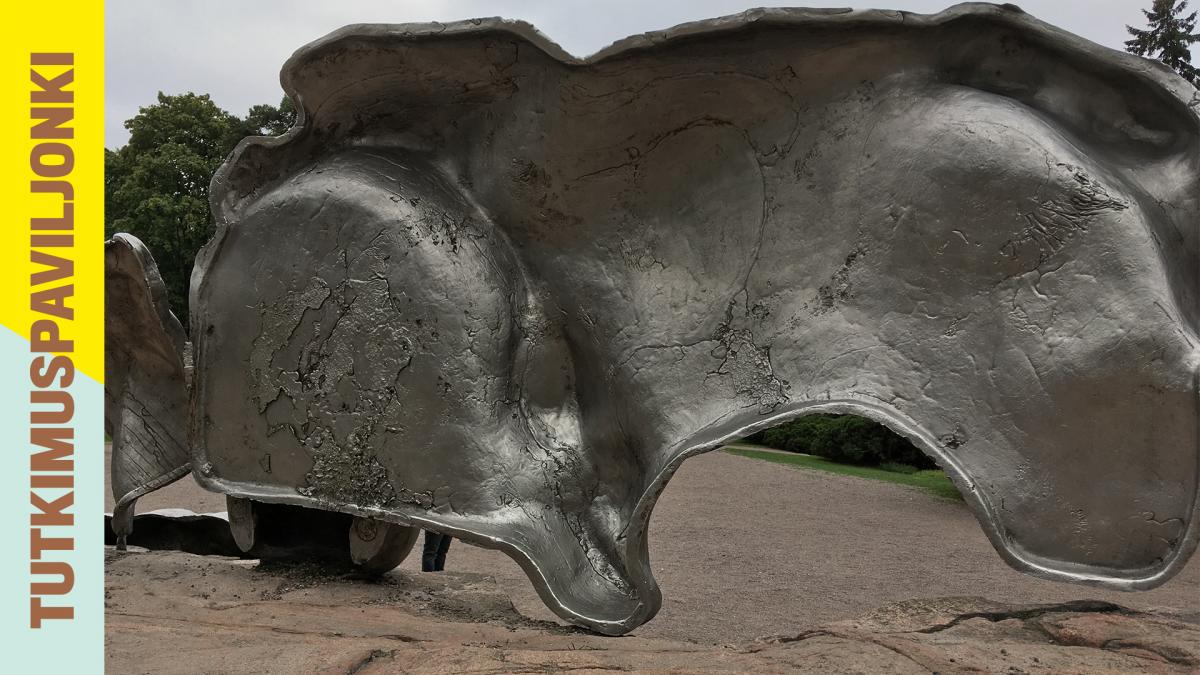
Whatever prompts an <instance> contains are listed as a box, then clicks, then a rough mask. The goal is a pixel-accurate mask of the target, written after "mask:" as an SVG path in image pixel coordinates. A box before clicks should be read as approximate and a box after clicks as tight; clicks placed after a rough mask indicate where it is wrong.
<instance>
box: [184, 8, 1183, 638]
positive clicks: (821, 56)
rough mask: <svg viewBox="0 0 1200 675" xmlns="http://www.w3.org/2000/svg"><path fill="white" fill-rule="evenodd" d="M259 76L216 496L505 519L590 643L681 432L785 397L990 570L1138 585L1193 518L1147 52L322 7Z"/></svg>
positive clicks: (216, 428) (222, 391)
mask: <svg viewBox="0 0 1200 675" xmlns="http://www.w3.org/2000/svg"><path fill="white" fill-rule="evenodd" d="M281 80H282V83H283V86H284V88H285V90H286V91H287V93H288V95H289V96H291V97H292V98H293V99H294V100H295V101H296V102H297V104H298V107H299V109H300V111H301V112H300V118H299V121H298V123H297V125H296V127H295V128H294V129H292V130H291V131H290V132H289V133H287V134H285V135H284V136H282V137H280V138H275V139H250V140H247V141H244V142H243V143H242V144H241V145H240V146H239V147H238V149H237V150H236V151H235V152H234V153H233V155H232V156H231V157H230V159H229V160H228V161H227V162H226V163H225V165H224V166H223V167H222V168H221V169H220V171H219V172H218V173H217V175H216V176H215V177H214V180H213V190H212V198H213V208H214V213H215V214H216V218H217V228H218V231H217V235H216V236H215V238H214V239H213V241H212V242H211V243H210V244H209V245H208V246H207V247H206V249H205V250H204V251H203V252H202V254H201V256H200V257H199V259H198V264H197V266H196V271H195V273H194V275H193V278H192V290H191V293H192V307H193V315H192V317H191V325H192V334H193V337H194V340H195V341H196V344H197V352H196V358H197V364H196V391H195V400H194V405H193V408H192V411H191V414H192V419H191V442H192V452H193V463H194V465H195V466H196V467H197V474H198V475H197V478H198V480H200V482H201V483H202V484H204V485H205V486H206V487H208V488H209V489H213V490H218V491H221V492H225V493H228V494H232V495H235V496H240V497H249V498H253V499H257V500H262V501H271V502H281V503H290V504H298V505H303V506H310V507H319V508H324V509H331V510H338V511H344V512H348V513H354V514H358V515H363V516H370V517H375V518H382V519H386V520H390V521H394V522H397V523H404V524H410V525H417V526H421V527H428V528H430V529H434V530H439V531H442V532H447V533H451V534H453V535H455V536H457V537H461V538H463V539H466V540H469V541H471V542H473V543H476V544H480V545H483V546H490V547H495V548H498V549H501V550H503V551H505V552H506V553H508V554H509V555H511V556H512V557H513V558H514V559H516V560H517V561H518V562H519V563H520V564H521V565H522V567H523V568H524V569H525V570H526V572H527V573H528V574H529V577H530V579H531V581H532V582H533V584H534V585H535V586H536V587H537V589H538V591H539V593H540V594H541V597H542V598H543V600H544V601H545V602H546V604H547V605H548V606H549V607H550V608H551V609H552V610H554V611H555V612H557V613H558V614H559V615H560V616H562V617H564V618H565V619H567V620H569V621H572V622H575V623H577V624H579V625H582V626H586V627H588V628H590V629H592V630H595V631H599V632H603V633H612V634H620V633H624V632H627V631H629V630H631V629H633V628H634V627H636V626H638V625H640V624H642V623H643V622H645V621H647V620H649V619H650V618H651V617H653V616H654V614H655V612H656V611H657V610H658V608H659V606H660V603H661V595H660V592H659V590H658V587H657V585H656V583H655V580H654V577H653V575H652V573H651V565H650V551H649V550H648V547H647V524H648V522H649V519H650V513H651V510H652V509H653V507H654V503H655V501H656V499H657V497H658V495H659V493H660V492H661V491H662V489H663V488H664V486H665V485H666V484H667V482H668V480H669V479H670V477H671V475H672V474H673V473H674V471H675V470H676V469H677V468H678V467H679V465H680V463H681V462H682V461H683V460H684V459H685V458H687V457H689V456H691V455H694V454H696V453H700V452H704V451H707V450H711V449H712V448H714V447H717V446H719V445H720V444H721V443H723V442H724V441H727V440H729V439H733V438H737V437H739V436H742V435H744V434H747V433H749V432H752V431H755V430H758V429H762V428H765V427H769V426H772V425H775V424H778V423H780V422H783V421H785V420H788V419H791V418H795V417H797V416H800V415H804V414H809V413H814V412H838V413H853V414H857V415H862V416H865V417H869V418H872V419H875V420H878V421H880V422H882V423H884V424H886V425H888V426H889V427H891V428H892V429H893V430H895V431H896V432H898V433H900V434H903V435H904V436H907V437H908V438H910V439H911V440H912V441H913V442H914V443H916V444H917V445H918V446H920V447H921V448H922V449H923V450H924V451H926V452H927V453H929V454H930V455H931V456H932V457H934V458H935V459H936V460H937V461H938V463H939V464H940V465H941V466H942V467H943V468H944V469H945V470H946V471H947V472H948V473H949V474H950V476H951V477H952V478H953V479H954V481H955V483H956V485H957V486H958V487H959V489H960V490H961V491H962V493H963V495H964V497H965V499H966V502H967V504H969V506H970V508H971V509H972V510H973V511H974V513H975V514H976V516H977V517H978V519H979V522H980V524H981V525H982V527H983V529H984V531H985V532H986V533H987V535H988V536H989V537H990V538H991V541H992V542H993V544H994V545H995V547H996V550H997V551H998V552H999V553H1000V555H1001V556H1003V558H1004V559H1005V560H1006V561H1007V562H1009V563H1010V564H1011V565H1012V566H1014V567H1015V568H1017V569H1020V570H1023V571H1026V572H1030V573H1033V574H1037V575H1039V576H1043V577H1046V578H1050V579H1057V580H1065V581H1075V582H1083V583H1092V584H1098V585H1104V586H1109V587H1115V588H1123V589H1140V588H1148V587H1152V586H1155V585H1158V584H1160V583H1162V582H1163V581H1165V580H1166V579H1168V578H1169V577H1170V576H1171V575H1172V574H1174V573H1175V572H1176V571H1178V570H1179V569H1180V568H1181V567H1182V566H1183V564H1184V563H1185V561H1186V560H1187V558H1188V557H1189V555H1190V554H1191V553H1192V552H1193V550H1194V549H1195V548H1196V545H1197V538H1198V526H1197V522H1196V521H1197V509H1198V507H1197V488H1198V472H1200V461H1198V445H1200V444H1198V425H1200V395H1198V393H1197V377H1198V372H1200V341H1198V340H1197V329H1198V324H1200V305H1198V301H1197V298H1198V295H1200V264H1198V262H1197V260H1198V256H1200V248H1198V240H1200V236H1198V233H1197V224H1198V223H1200V220H1198V216H1200V213H1198V212H1200V121H1198V116H1197V107H1198V106H1200V95H1198V94H1197V92H1196V90H1195V89H1194V88H1192V86H1191V85H1189V84H1187V83H1185V82H1184V81H1183V80H1182V79H1181V78H1179V77H1177V76H1175V75H1174V74H1173V73H1171V72H1169V71H1168V70H1166V69H1165V68H1164V67H1162V66H1160V65H1158V64H1155V63H1152V62H1150V61H1147V60H1144V59H1140V58H1137V57H1133V56H1130V55H1126V54H1122V53H1118V52H1115V51H1112V50H1109V49H1106V48H1103V47H1100V46H1097V45H1095V44H1092V43H1090V42H1087V41H1085V40H1083V39H1081V38H1079V37H1076V36H1074V35H1071V34H1068V33H1066V32H1063V31H1061V30H1059V29H1057V28H1054V27H1052V26H1049V25H1047V24H1044V23H1041V22H1039V21H1037V20H1036V19H1034V18H1032V17H1030V16H1028V15H1026V14H1024V13H1022V12H1020V11H1019V10H1016V9H1015V8H1011V7H1007V6H1005V7H1000V6H993V5H979V4H972V5H959V6H956V7H953V8H951V9H949V10H946V11H945V12H943V13H940V14H936V15H915V14H907V13H901V12H890V11H874V10H873V11H850V10H810V9H771V10H753V11H750V12H746V13H744V14H740V15H737V16H732V17H726V18H720V19H713V20H709V21H702V22H699V23H694V24H687V25H684V26H679V27H676V28H673V29H671V30H668V31H664V32H659V33H650V34H646V35H640V36H634V37H631V38H628V39H626V40H623V41H621V42H618V43H617V44H615V45H613V46H611V47H609V48H607V49H605V50H603V51H601V52H600V53H598V54H596V55H594V56H591V57H589V58H586V59H580V58H575V57H572V56H570V55H568V54H566V53H564V52H563V51H562V50H561V49H560V48H559V47H557V46H556V45H554V44H553V43H552V42H550V41H549V40H548V39H547V38H545V37H544V36H542V35H541V34H539V33H538V32H537V31H536V30H535V29H533V28H532V27H531V26H529V25H527V24H523V23H519V22H512V21H504V20H500V19H482V20H476V21H466V22H460V23H452V24H407V25H354V26H348V27H346V28H344V29H341V30H338V31H336V32H334V33H332V34H330V35H329V36H327V37H325V38H322V39H321V40H318V41H316V42H314V43H312V44H310V45H308V46H306V47H303V48H302V49H300V50H299V51H298V52H296V54H295V55H294V56H293V57H292V58H291V59H290V60H289V61H288V62H287V63H286V64H285V65H284V67H283V71H282V75H281ZM740 498H743V499H762V498H764V497H762V496H757V495H744V496H742V497H740ZM809 515H812V514H809ZM817 515H818V516H819V514H817ZM806 517H807V516H806ZM748 527H749V525H748Z"/></svg>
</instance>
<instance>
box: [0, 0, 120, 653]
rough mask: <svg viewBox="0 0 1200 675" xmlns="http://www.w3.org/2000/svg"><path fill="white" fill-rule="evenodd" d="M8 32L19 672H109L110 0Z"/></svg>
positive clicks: (6, 571) (11, 534)
mask: <svg viewBox="0 0 1200 675" xmlns="http://www.w3.org/2000/svg"><path fill="white" fill-rule="evenodd" d="M7 10H8V11H7V15H6V17H5V21H4V23H3V27H0V31H3V35H4V38H3V40H0V53H2V54H3V58H0V63H2V64H3V65H2V67H3V71H2V73H0V96H3V103H2V105H0V124H2V125H3V136H4V139H5V142H4V144H3V146H2V149H0V190H2V192H0V199H2V200H3V203H4V205H5V215H6V218H5V222H4V227H3V229H0V236H3V238H4V239H3V246H2V247H0V251H3V256H4V260H3V265H0V274H3V288H4V293H3V294H0V324H3V327H0V369H2V377H3V380H2V381H3V388H2V389H0V411H2V412H0V420H2V422H3V425H2V426H0V428H2V429H3V430H4V433H5V435H6V441H7V443H5V451H4V452H3V453H0V458H2V459H0V462H2V463H3V465H2V466H0V523H3V526H2V529H0V536H2V537H3V541H4V542H5V544H6V545H5V546H4V547H3V548H2V549H0V603H2V605H3V607H4V612H0V616H2V617H3V619H0V621H3V628H4V635H5V643H6V644H7V645H9V648H8V649H7V650H6V651H7V652H8V654H6V658H5V667H4V670H5V671H6V672H13V673H25V672H44V673H60V672H61V673H68V672H69V673H90V672H103V667H104V654H103V644H104V642H103V637H104V635H103V632H104V606H103V605H104V600H103V537H102V535H103V530H102V527H103V525H104V523H103V508H104V501H103V492H102V490H103V487H104V478H103V476H104V473H103V461H104V431H103V427H104V422H103V414H104V396H103V379H104V306H103V303H104V276H103V239H104V112H103V111H104V4H103V2H98V1H76V2H72V1H69V0H68V1H64V2H60V3H54V4H40V5H39V4H35V3H18V4H15V5H13V6H11V7H8V8H7Z"/></svg>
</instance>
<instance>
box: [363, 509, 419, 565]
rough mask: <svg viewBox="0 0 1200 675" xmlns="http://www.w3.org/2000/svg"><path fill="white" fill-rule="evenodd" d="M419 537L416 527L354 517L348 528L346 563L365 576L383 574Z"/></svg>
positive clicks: (400, 558) (399, 561)
mask: <svg viewBox="0 0 1200 675" xmlns="http://www.w3.org/2000/svg"><path fill="white" fill-rule="evenodd" d="M420 534H421V528H419V527H407V526H405V525H397V524H396V523H389V522H386V521H383V520H375V519H374V518H361V517H358V516H355V517H354V522H353V523H352V524H351V525H350V560H351V562H353V563H354V564H355V565H357V566H358V567H360V568H361V569H363V570H365V571H367V572H372V573H374V574H385V573H387V572H388V571H390V570H392V569H394V568H395V567H396V566H397V565H399V564H400V563H401V562H403V561H404V559H405V558H406V557H408V553H409V551H412V549H413V546H415V545H416V543H417V537H418V536H419V535H420Z"/></svg>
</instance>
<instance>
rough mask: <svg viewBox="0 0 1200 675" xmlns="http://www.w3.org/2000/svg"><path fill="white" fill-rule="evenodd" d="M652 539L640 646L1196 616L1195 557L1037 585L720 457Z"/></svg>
mask: <svg viewBox="0 0 1200 675" xmlns="http://www.w3.org/2000/svg"><path fill="white" fill-rule="evenodd" d="M109 507H110V508H111V504H109ZM157 508H185V509H189V510H192V511H196V512H201V513H202V512H212V511H223V510H224V509H225V505H224V497H223V496H221V495H215V494H211V493H208V492H205V491H204V490H202V489H201V488H200V487H199V486H197V485H196V484H195V482H194V481H192V480H191V478H190V477H189V478H184V479H183V480H181V481H179V482H178V483H176V484H174V485H172V486H169V487H167V488H164V489H163V490H161V491H159V492H157V493H154V494H153V495H151V496H149V497H147V498H145V499H143V500H141V501H140V502H139V508H138V511H139V512H141V513H144V512H146V511H149V510H152V509H157ZM650 536H651V548H650V551H651V559H652V564H653V567H654V573H655V576H656V577H657V578H658V581H659V583H660V585H661V587H662V591H663V598H664V602H663V608H662V611H661V612H660V613H659V614H658V616H657V617H656V618H655V619H654V620H653V621H651V622H650V623H649V624H647V625H645V626H642V627H641V628H639V629H638V630H637V631H635V635H637V636H639V637H642V638H653V639H663V640H672V641H687V642H691V643H700V644H727V643H734V642H744V641H747V640H752V639H754V638H756V637H758V636H763V635H776V634H782V633H797V632H799V631H802V630H804V629H806V628H809V627H813V626H817V625H821V624H826V623H829V622H832V621H839V620H845V619H849V618H852V617H856V616H861V615H863V614H865V613H867V612H869V611H871V610H873V609H875V608H877V607H879V606H880V605H883V604H886V603H891V602H895V601H901V600H911V599H933V598H942V597H946V596H983V597H986V598H988V599H990V600H993V601H998V602H1001V603H1009V604H1025V603H1056V602H1065V601H1070V600H1079V599H1085V598H1086V599H1098V600H1108V601H1111V602H1115V603H1118V604H1121V605H1124V606H1126V607H1131V608H1136V609H1158V608H1171V609H1173V610H1176V611H1181V612H1184V613H1196V612H1200V556H1197V557H1195V558H1193V560H1192V561H1191V563H1190V564H1189V565H1188V567H1187V568H1186V569H1184V570H1183V571H1182V572H1181V573H1180V574H1179V575H1178V576H1176V577H1175V578H1174V579H1172V580H1171V581H1169V582H1167V583H1166V584H1165V585H1164V586H1162V587H1160V588H1158V589H1155V590H1153V591H1146V592H1141V593H1122V592H1118V591H1106V590H1101V589H1097V588H1089V587H1083V586H1075V585H1070V584H1060V583H1053V582H1049V581H1043V580H1039V579H1035V578H1033V577H1030V576H1027V575H1024V574H1021V573H1018V572H1016V571H1014V570H1012V569H1010V568H1009V567H1008V566H1007V565H1006V564H1005V563H1004V562H1003V561H1002V560H1001V559H1000V557H999V556H998V555H997V554H996V552H995V551H994V550H993V549H992V547H991V544H990V543H989V542H988V541H987V539H986V537H984V535H983V532H982V530H981V529H980V527H979V525H978V523H977V522H976V521H975V518H974V516H972V515H971V514H970V512H969V511H968V510H967V508H966V507H965V506H964V505H963V504H961V503H959V502H952V501H947V500H942V499H938V498H935V497H932V496H929V495H927V494H925V493H923V492H920V491H918V490H915V489H912V488H907V487H903V486H896V485H891V484H887V483H880V482H877V481H870V480H865V479H859V478H853V477H849V476H837V475H832V474H828V473H823V472H816V471H810V470H804V469H796V468H792V467H786V466H781V465H778V464H774V463H770V462H764V461H760V460H754V459H749V458H743V457H738V456H734V455H730V454H728V453H724V452H713V453H709V454H707V455H702V456H700V457H696V458H693V459H690V460H688V461H687V462H685V463H684V465H683V467H682V468H681V469H680V471H679V473H678V474H677V475H676V477H675V478H674V479H673V480H672V482H671V483H670V485H669V486H668V488H667V490H666V492H665V493H664V494H663V496H662V499H661V500H660V502H659V504H658V506H657V508H656V510H655V512H654V516H653V520H652V521H651V530H650ZM447 567H448V569H451V570H454V571H457V572H462V573H467V574H480V575H490V576H492V577H494V578H495V579H496V582H497V584H498V586H499V588H500V589H503V590H504V591H505V592H507V593H508V594H509V596H510V598H511V600H512V602H513V605H514V606H515V607H516V609H517V610H518V611H519V612H520V613H521V614H522V615H524V616H526V617H529V618H531V619H535V620H548V621H550V620H554V617H553V615H552V614H551V613H550V612H549V611H547V610H546V609H545V608H544V607H543V606H542V604H541V602H540V601H539V600H538V598H537V596H536V594H535V593H534V591H533V589H532V587H531V586H530V584H529V582H528V581H527V579H526V578H525V576H524V574H523V573H522V572H521V571H520V568H518V567H517V565H516V563H514V562H512V561H511V560H510V559H509V558H508V557H507V556H505V555H504V554H502V553H499V552H496V551H489V550H485V549H480V548H476V547H473V546H470V545H466V544H464V543H462V542H455V543H454V545H453V546H452V547H451V549H450V554H449V557H448V564H447ZM401 570H402V574H401V575H400V576H407V577H408V578H413V577H421V578H422V579H428V583H431V584H436V583H437V582H436V579H437V578H438V577H437V576H436V575H422V574H421V573H420V572H419V571H417V570H419V560H417V556H410V558H409V559H408V560H406V561H405V562H404V563H403V564H402V565H401ZM444 578H446V581H447V582H450V577H449V575H446V577H444ZM423 583H425V582H423Z"/></svg>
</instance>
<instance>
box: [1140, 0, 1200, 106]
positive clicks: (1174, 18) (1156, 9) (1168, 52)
mask: <svg viewBox="0 0 1200 675" xmlns="http://www.w3.org/2000/svg"><path fill="white" fill-rule="evenodd" d="M1187 6H1188V0H1154V2H1153V4H1152V5H1151V7H1150V10H1149V11H1146V10H1142V14H1145V15H1146V20H1147V21H1148V22H1149V30H1140V29H1137V28H1134V27H1133V26H1126V27H1125V28H1126V30H1128V31H1129V34H1130V35H1132V36H1133V39H1132V40H1129V41H1127V42H1126V43H1125V49H1126V50H1127V51H1129V52H1131V53H1133V54H1137V55H1138V56H1150V57H1153V58H1156V59H1158V60H1159V61H1162V62H1163V63H1164V64H1166V65H1167V66H1169V67H1170V68H1171V69H1172V70H1174V71H1175V72H1177V73H1179V74H1180V75H1182V76H1183V78H1184V79H1185V80H1187V81H1188V82H1191V83H1192V84H1194V85H1196V86H1197V87H1200V69H1197V68H1196V67H1195V66H1193V65H1192V53H1191V46H1192V45H1193V44H1195V43H1197V42H1200V33H1197V32H1196V14H1197V13H1196V12H1192V13H1191V14H1189V15H1187V16H1183V13H1184V11H1186V10H1187Z"/></svg>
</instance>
